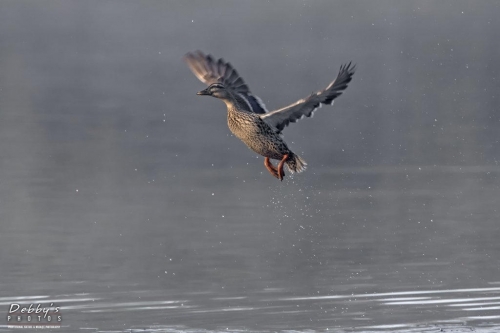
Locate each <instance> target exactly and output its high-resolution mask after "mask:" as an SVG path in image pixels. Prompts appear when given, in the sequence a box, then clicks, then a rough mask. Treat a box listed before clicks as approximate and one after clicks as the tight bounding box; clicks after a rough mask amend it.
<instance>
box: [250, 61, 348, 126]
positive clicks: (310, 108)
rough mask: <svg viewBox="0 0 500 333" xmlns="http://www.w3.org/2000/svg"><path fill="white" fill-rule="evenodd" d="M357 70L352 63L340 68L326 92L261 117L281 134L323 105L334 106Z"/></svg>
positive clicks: (314, 94) (319, 92)
mask: <svg viewBox="0 0 500 333" xmlns="http://www.w3.org/2000/svg"><path fill="white" fill-rule="evenodd" d="M355 68H356V66H355V65H354V66H351V63H348V64H347V65H342V66H340V71H339V74H338V75H337V78H336V79H335V81H333V82H332V83H330V85H329V86H328V87H326V89H325V90H322V91H318V92H317V93H312V94H311V95H310V96H309V97H306V98H304V99H301V100H299V101H297V102H295V103H293V104H291V105H288V106H286V107H284V108H282V109H279V110H275V111H271V112H269V113H266V114H264V115H262V116H260V117H261V118H262V119H263V120H264V121H265V122H266V123H267V124H268V125H270V126H271V127H273V128H275V129H276V131H277V132H278V133H280V132H281V131H282V130H283V129H284V128H285V127H286V126H288V124H289V123H294V122H296V121H297V120H299V119H301V118H302V117H304V116H305V117H311V116H312V114H313V112H314V111H316V109H317V108H318V107H321V104H329V105H333V100H334V99H335V98H337V97H338V96H340V95H342V91H343V90H344V89H345V88H347V84H348V83H349V82H351V80H352V75H353V74H354V70H355Z"/></svg>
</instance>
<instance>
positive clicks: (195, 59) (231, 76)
mask: <svg viewBox="0 0 500 333" xmlns="http://www.w3.org/2000/svg"><path fill="white" fill-rule="evenodd" d="M184 60H185V61H186V63H187V65H188V66H189V68H190V69H191V71H192V72H193V74H194V75H195V76H196V77H197V78H198V79H199V80H200V81H201V82H203V83H205V84H206V85H211V84H212V83H216V82H220V83H223V84H224V85H225V86H226V88H228V89H231V90H232V91H233V92H234V93H236V94H239V95H240V96H242V97H243V98H244V99H245V100H246V101H247V102H248V104H249V105H250V108H251V109H252V111H253V112H255V113H258V114H265V113H266V112H267V110H266V106H265V105H264V103H262V100H261V99H260V98H258V97H257V96H254V95H253V94H252V93H251V92H250V89H249V88H248V86H247V85H246V83H245V81H244V80H243V78H242V77H240V75H239V74H238V72H237V71H236V69H234V68H233V66H232V65H231V64H230V63H229V62H225V61H224V59H222V58H220V59H218V60H215V59H214V58H213V57H212V56H211V55H210V54H207V55H205V54H204V53H203V52H201V51H195V52H190V53H187V54H186V55H185V56H184Z"/></svg>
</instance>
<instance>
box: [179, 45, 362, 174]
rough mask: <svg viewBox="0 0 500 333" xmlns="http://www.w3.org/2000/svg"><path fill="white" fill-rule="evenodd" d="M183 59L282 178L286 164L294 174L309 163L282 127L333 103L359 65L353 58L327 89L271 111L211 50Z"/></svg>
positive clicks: (240, 136) (229, 120) (234, 125)
mask: <svg viewBox="0 0 500 333" xmlns="http://www.w3.org/2000/svg"><path fill="white" fill-rule="evenodd" d="M184 61H185V62H186V64H187V65H188V67H189V68H190V69H191V71H192V72H193V74H194V75H195V76H196V77H197V78H198V79H199V80H200V81H201V82H203V83H205V84H206V85H207V86H208V87H207V88H206V89H203V90H201V91H199V92H197V95H200V96H211V97H215V98H218V99H220V100H222V101H223V102H224V103H225V104H226V108H227V124H228V127H229V130H230V131H231V133H233V135H234V136H236V137H237V138H238V139H240V140H241V141H243V143H244V144H245V145H247V147H248V148H250V149H251V150H253V151H254V152H255V153H257V154H259V155H261V156H263V157H264V166H265V167H266V169H267V170H268V171H269V173H270V174H271V175H272V176H273V177H275V178H277V179H279V180H280V181H282V180H283V178H284V177H285V172H284V166H286V168H287V169H288V171H289V172H290V173H291V174H293V173H300V172H302V171H304V170H305V169H306V166H307V163H306V162H305V161H304V159H302V158H301V157H300V156H298V155H297V154H295V153H294V152H293V151H292V150H291V149H290V148H289V146H288V144H287V143H286V142H285V141H284V139H283V135H282V131H283V130H284V129H285V127H287V126H288V125H289V124H290V123H295V122H296V121H297V120H299V119H302V118H304V117H312V115H313V113H314V112H315V111H316V110H317V109H318V108H320V107H321V106H322V105H333V102H334V100H335V99H336V98H337V97H339V96H340V95H341V94H342V93H343V91H344V90H345V89H346V88H347V86H348V84H349V82H351V80H352V76H353V75H354V72H355V69H356V65H352V63H351V62H349V63H347V64H344V65H341V66H340V69H339V72H338V74H337V77H336V78H335V80H333V81H332V82H331V83H330V84H329V85H328V86H327V87H326V88H325V89H323V90H320V91H318V92H315V93H312V94H310V95H309V96H307V97H305V98H302V99H300V100H298V101H297V102H295V103H292V104H290V105H288V106H285V107H283V108H280V109H277V110H274V111H268V110H267V109H266V106H265V105H264V103H263V102H262V100H261V99H260V98H259V97H257V96H256V95H254V94H252V92H251V91H250V89H249V87H248V85H247V84H246V83H245V81H244V80H243V78H242V77H241V76H240V75H239V74H238V72H237V71H236V69H235V68H234V67H233V66H232V65H231V64H230V63H229V62H226V61H225V60H224V59H223V58H220V59H215V58H214V57H213V56H212V55H210V54H205V53H203V52H202V51H194V52H189V53H187V54H186V55H185V56H184ZM271 159H273V160H277V161H279V162H278V165H277V166H275V165H273V163H272V162H271Z"/></svg>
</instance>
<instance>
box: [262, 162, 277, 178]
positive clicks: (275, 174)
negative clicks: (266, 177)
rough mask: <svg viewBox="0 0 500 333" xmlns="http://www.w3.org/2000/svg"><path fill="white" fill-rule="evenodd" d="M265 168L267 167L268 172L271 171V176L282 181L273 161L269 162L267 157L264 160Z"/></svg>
mask: <svg viewBox="0 0 500 333" xmlns="http://www.w3.org/2000/svg"><path fill="white" fill-rule="evenodd" d="M264 166H265V167H266V169H267V171H269V173H270V174H271V175H273V177H276V178H278V179H280V177H279V175H278V169H276V168H275V167H274V165H273V164H272V163H271V161H270V160H269V157H266V158H265V159H264Z"/></svg>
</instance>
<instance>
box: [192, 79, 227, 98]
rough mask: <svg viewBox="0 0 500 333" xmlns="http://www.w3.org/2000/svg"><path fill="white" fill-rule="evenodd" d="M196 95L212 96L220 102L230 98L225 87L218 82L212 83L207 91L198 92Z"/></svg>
mask: <svg viewBox="0 0 500 333" xmlns="http://www.w3.org/2000/svg"><path fill="white" fill-rule="evenodd" d="M196 94H197V95H206V96H212V97H216V98H220V99H222V100H225V99H229V98H230V97H231V95H230V93H229V91H227V89H226V86H224V84H223V83H220V82H216V83H212V84H211V85H210V86H208V88H207V89H204V90H202V91H198V92H197V93H196Z"/></svg>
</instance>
